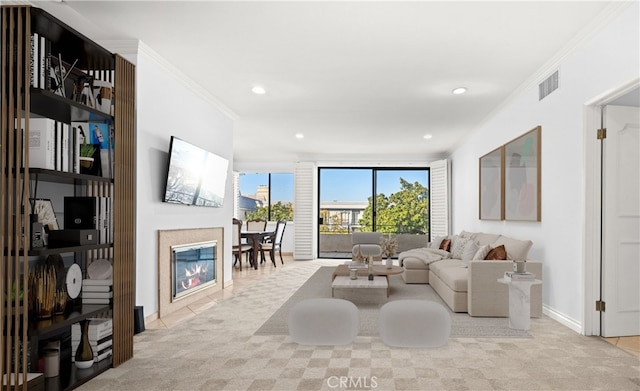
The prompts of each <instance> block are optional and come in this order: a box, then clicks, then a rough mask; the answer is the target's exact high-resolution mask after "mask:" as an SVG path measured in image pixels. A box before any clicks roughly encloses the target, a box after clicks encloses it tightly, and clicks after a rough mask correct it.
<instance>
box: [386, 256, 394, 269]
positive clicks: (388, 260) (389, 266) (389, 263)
mask: <svg viewBox="0 0 640 391" xmlns="http://www.w3.org/2000/svg"><path fill="white" fill-rule="evenodd" d="M392 266H393V259H391V257H389V256H387V269H391V267H392Z"/></svg>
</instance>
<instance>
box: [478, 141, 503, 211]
mask: <svg viewBox="0 0 640 391" xmlns="http://www.w3.org/2000/svg"><path fill="white" fill-rule="evenodd" d="M479 167H480V176H479V177H480V182H479V184H480V191H479V193H478V194H479V195H480V199H479V218H480V220H504V208H503V205H504V192H503V189H504V186H503V183H504V147H499V148H496V149H494V150H493V151H491V152H489V153H488V154H486V155H484V156H482V157H480V164H479Z"/></svg>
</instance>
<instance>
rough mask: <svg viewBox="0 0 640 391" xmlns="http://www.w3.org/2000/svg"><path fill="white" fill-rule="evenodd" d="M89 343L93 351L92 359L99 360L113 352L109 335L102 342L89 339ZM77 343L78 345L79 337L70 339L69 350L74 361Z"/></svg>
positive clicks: (111, 338)
mask: <svg viewBox="0 0 640 391" xmlns="http://www.w3.org/2000/svg"><path fill="white" fill-rule="evenodd" d="M89 344H90V345H91V350H92V351H93V361H94V362H100V361H102V360H104V359H105V358H107V357H109V356H111V354H112V352H113V336H109V337H108V338H107V339H106V340H104V341H103V342H98V341H94V342H91V341H89ZM78 345H80V339H76V340H71V351H72V352H73V354H72V355H71V361H72V362H75V355H76V354H75V353H76V351H77V350H78Z"/></svg>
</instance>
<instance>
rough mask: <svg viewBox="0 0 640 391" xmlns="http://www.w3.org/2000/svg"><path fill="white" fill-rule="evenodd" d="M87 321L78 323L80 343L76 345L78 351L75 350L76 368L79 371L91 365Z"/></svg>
mask: <svg viewBox="0 0 640 391" xmlns="http://www.w3.org/2000/svg"><path fill="white" fill-rule="evenodd" d="M90 322H91V321H90V320H88V319H85V320H81V321H80V330H81V333H82V334H81V336H80V343H79V344H78V350H76V355H75V359H76V367H78V368H80V369H84V368H90V367H91V366H92V365H93V349H91V344H90V343H89V323H90Z"/></svg>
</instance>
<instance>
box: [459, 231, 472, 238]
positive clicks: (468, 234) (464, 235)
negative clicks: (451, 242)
mask: <svg viewBox="0 0 640 391" xmlns="http://www.w3.org/2000/svg"><path fill="white" fill-rule="evenodd" d="M458 236H460V237H462V238H469V239H474V240H475V238H476V233H475V232H468V231H462V232H460V234H458Z"/></svg>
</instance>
